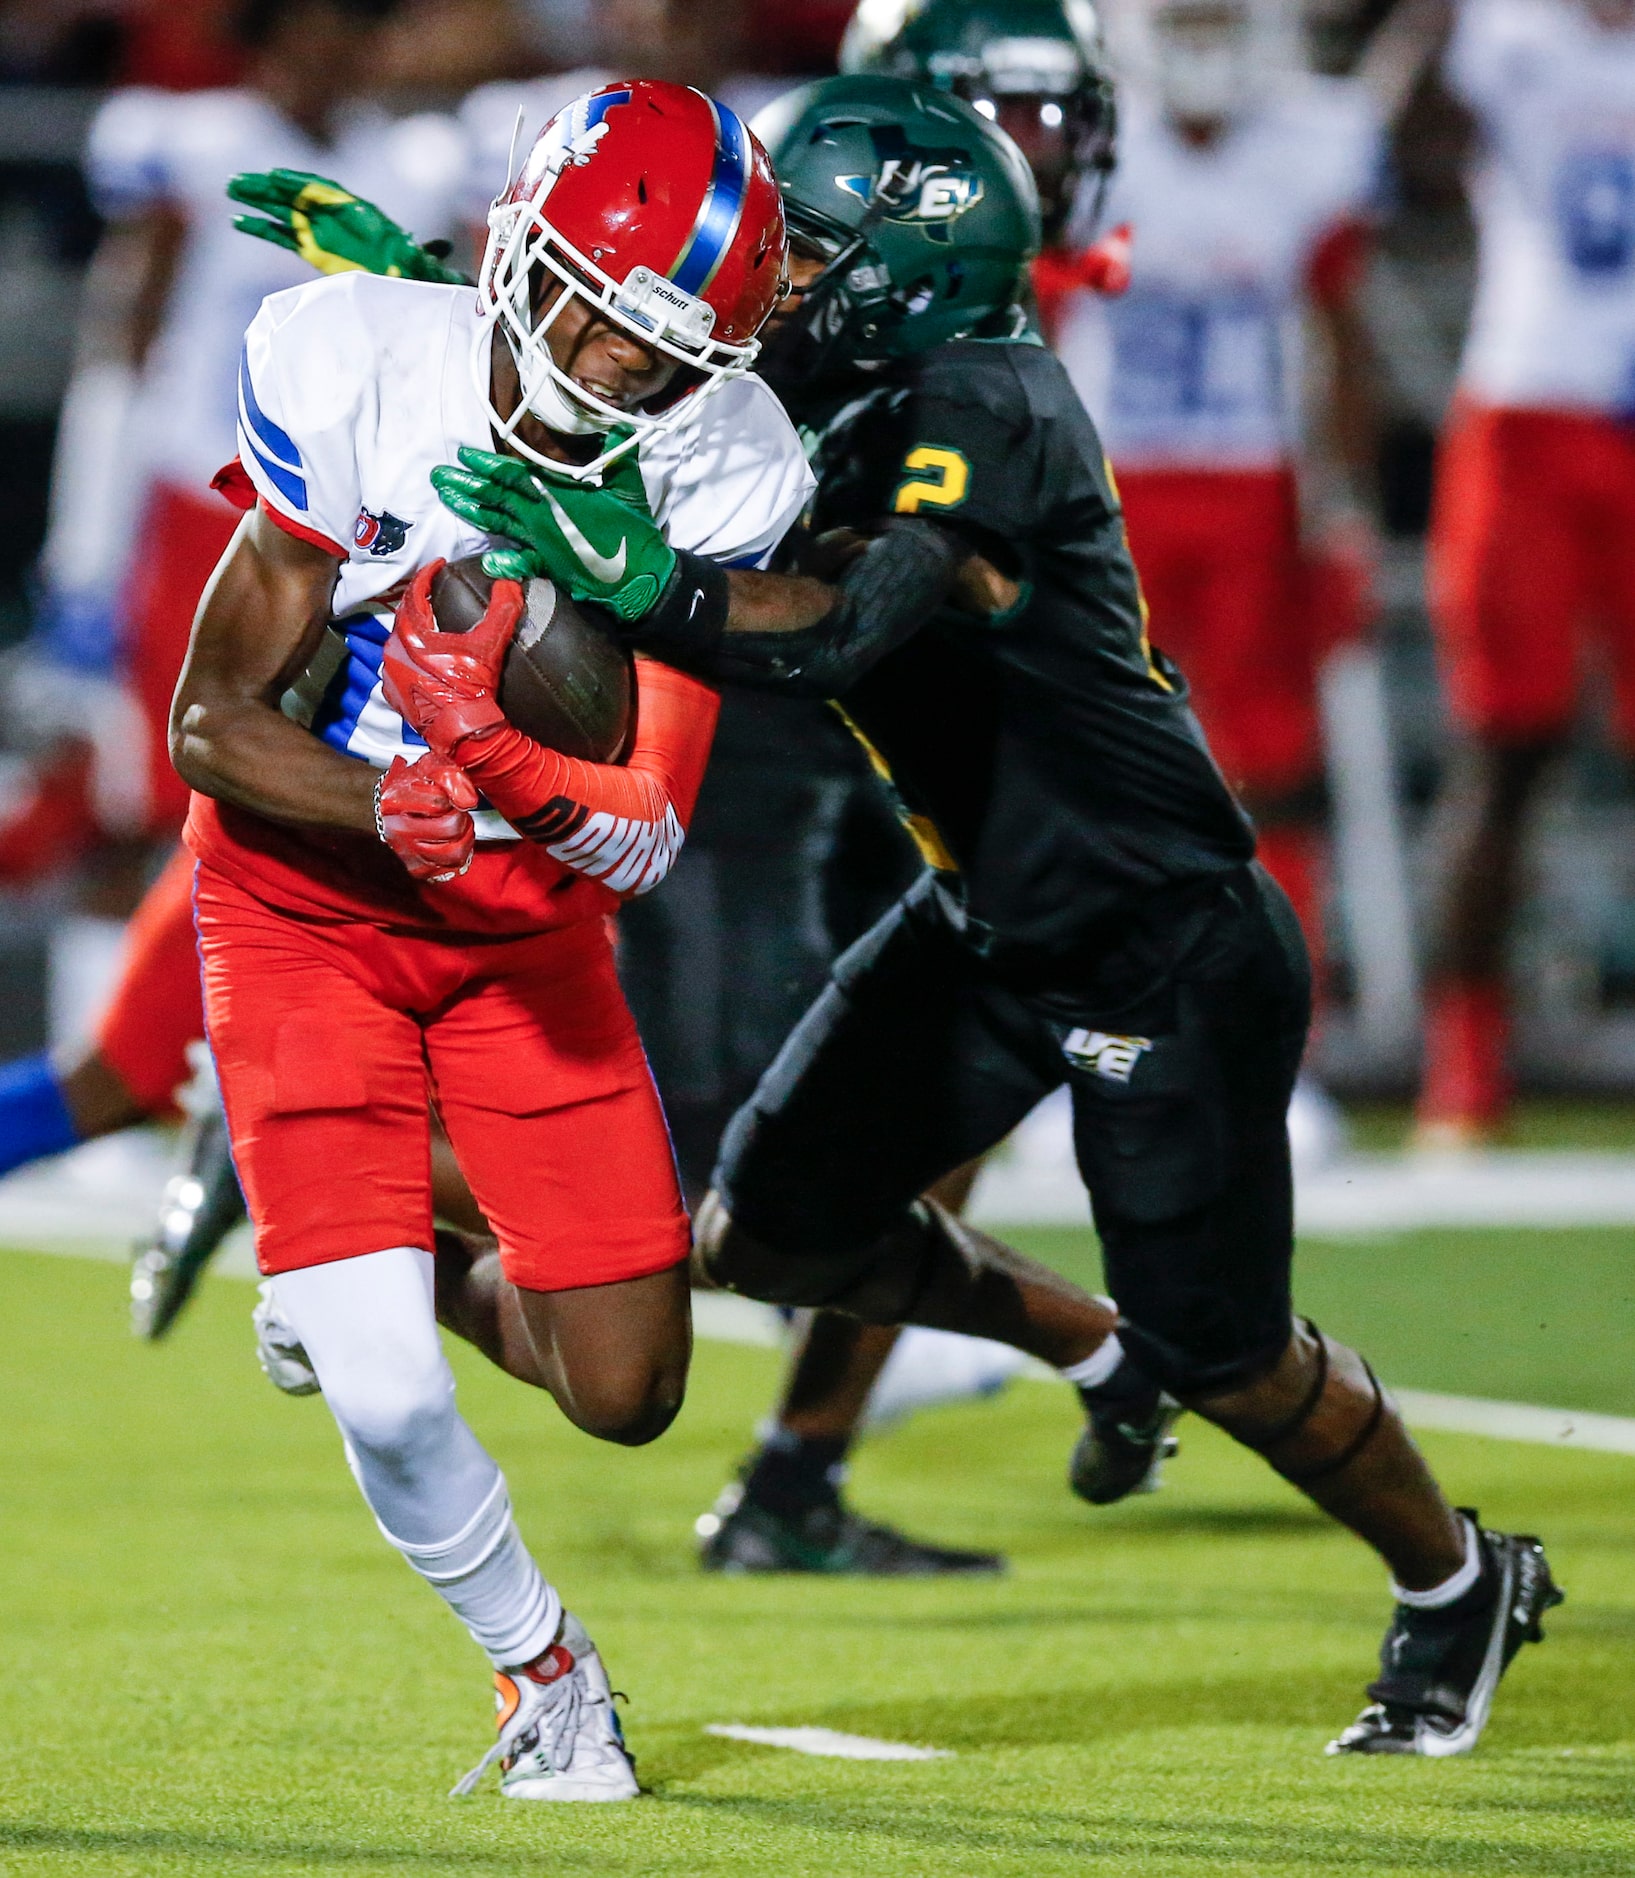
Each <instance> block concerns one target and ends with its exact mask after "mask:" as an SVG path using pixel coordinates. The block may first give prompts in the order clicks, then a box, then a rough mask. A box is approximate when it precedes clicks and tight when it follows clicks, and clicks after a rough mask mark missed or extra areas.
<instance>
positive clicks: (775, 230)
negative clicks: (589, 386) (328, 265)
mask: <svg viewBox="0 0 1635 1878" xmlns="http://www.w3.org/2000/svg"><path fill="white" fill-rule="evenodd" d="M488 228H489V234H488V248H487V251H486V253H485V254H484V256H483V265H482V273H481V276H480V278H479V280H478V283H477V296H478V303H479V306H480V308H481V311H482V315H483V320H482V327H481V330H480V332H479V335H478V343H477V345H476V347H475V348H474V349H473V353H472V371H473V376H474V377H475V380H476V384H477V391H478V394H479V396H480V397H481V398H482V399H483V401H484V403H485V404H487V405H488V407H489V412H490V415H491V417H492V419H493V422H494V427H495V431H496V433H497V434H498V435H499V437H500V438H501V439H502V440H504V441H505V442H507V443H509V444H510V445H511V446H512V448H513V449H516V450H518V451H520V452H521V453H522V454H523V455H524V456H527V457H530V458H532V459H533V460H534V461H535V462H540V463H547V462H548V467H550V468H551V469H553V470H556V471H559V472H565V473H567V474H570V475H574V476H578V477H581V478H586V479H594V478H596V477H598V476H599V475H600V474H601V472H602V471H603V470H604V469H605V468H606V467H607V466H608V464H609V463H611V462H612V461H613V460H614V458H615V457H617V456H621V455H622V454H623V453H624V452H625V451H626V450H628V449H630V448H632V447H634V445H635V444H636V443H638V442H639V441H640V440H641V438H643V437H644V436H647V437H650V436H653V435H655V434H657V433H658V432H660V431H663V430H668V429H670V428H671V427H672V426H673V425H675V424H676V423H678V422H680V420H681V418H682V417H683V416H685V415H686V413H687V412H688V411H689V410H691V409H692V408H693V405H694V402H695V400H697V399H699V398H702V397H707V396H708V395H709V393H710V392H711V391H713V390H714V389H715V388H716V387H717V386H718V385H720V384H722V383H724V382H725V381H726V380H727V379H729V378H735V377H737V376H738V375H739V374H740V373H742V372H745V371H747V370H748V369H749V367H750V365H751V364H752V363H753V362H754V359H755V355H756V352H757V351H758V349H759V348H758V344H757V341H756V337H755V335H756V334H757V333H758V332H759V331H760V329H761V326H762V324H763V323H764V322H765V320H766V317H767V315H768V314H769V313H770V312H771V311H772V309H773V307H774V306H775V305H776V304H777V302H778V300H779V298H780V296H781V295H782V293H783V292H784V290H785V284H786V267H785V263H786V260H787V253H788V248H787V239H786V236H785V234H784V225H783V205H782V202H781V200H780V199H779V195H778V185H777V181H776V179H775V178H774V176H773V174H772V164H771V162H770V161H769V159H768V157H767V154H766V152H765V150H763V149H762V147H761V145H760V143H759V142H758V141H757V140H756V138H755V137H754V136H753V135H752V134H751V132H750V130H749V128H748V126H747V125H745V124H744V122H743V121H742V119H740V118H739V117H738V116H737V114H736V113H735V112H733V111H730V110H728V108H727V107H726V106H725V105H724V104H717V103H716V102H715V101H714V100H713V99H710V98H707V97H705V96H704V94H703V93H702V92H701V91H694V90H693V89H691V87H689V86H686V85H671V84H664V83H660V82H658V81H656V80H652V79H632V80H630V81H629V82H627V83H623V84H615V85H604V86H603V87H602V88H601V90H599V91H592V92H589V93H587V94H586V95H585V96H584V97H582V98H577V99H575V100H574V102H573V103H572V104H570V105H568V106H566V107H565V108H564V109H563V110H561V111H559V112H557V114H556V116H555V117H553V118H552V119H551V121H550V123H548V124H547V125H546V126H545V128H544V130H542V131H541V132H540V134H539V137H538V139H537V140H536V141H535V143H534V147H533V149H532V150H531V151H530V152H529V154H528V159H527V161H526V162H525V163H524V164H523V166H522V171H521V174H520V175H518V176H517V178H516V179H515V181H514V182H513V183H512V184H511V186H510V188H509V189H507V190H506V192H505V193H504V195H502V196H501V197H500V198H499V200H498V201H497V202H496V203H495V204H494V206H493V207H492V208H491V209H490V210H489V212H488ZM536 269H542V270H544V271H545V272H546V273H549V274H551V275H554V276H555V278H556V279H557V280H558V281H560V282H561V283H562V286H563V290H564V291H563V292H561V293H559V294H558V295H557V297H556V299H555V300H554V301H553V303H552V304H551V305H550V306H549V307H548V308H546V310H545V311H544V312H543V313H542V314H541V315H540V316H539V317H538V318H537V320H536V317H535V312H534V307H535V301H536V285H537V276H536V274H535V270H536ZM570 296H576V297H578V298H579V299H581V300H584V301H586V302H588V303H589V304H590V305H591V306H593V307H594V308H595V309H596V311H597V312H598V313H600V314H602V315H603V316H604V317H605V318H607V319H610V320H613V321H615V322H616V323H617V324H618V325H620V326H622V327H623V328H624V329H625V330H626V331H627V332H629V333H631V334H632V335H633V336H634V337H636V338H638V339H640V340H641V341H642V342H643V343H644V344H646V345H649V346H652V347H653V348H655V350H657V351H659V352H663V353H666V354H668V355H669V356H670V357H671V358H674V359H678V360H680V361H681V363H682V364H683V365H684V366H685V367H686V368H687V370H686V372H685V373H684V374H682V375H680V388H679V390H678V389H677V388H676V387H675V385H672V387H671V388H670V389H669V390H668V391H667V392H666V394H665V396H664V398H663V399H662V400H659V401H655V402H657V403H659V404H660V406H661V408H658V409H652V408H649V409H647V410H637V411H621V410H618V409H617V408H615V407H614V406H613V405H611V404H608V403H606V402H605V401H604V400H602V399H599V398H597V397H595V396H594V395H593V394H591V393H590V392H587V391H586V390H585V388H584V387H583V386H582V385H579V384H577V383H575V382H574V380H573V379H571V378H570V377H569V376H568V375H567V374H566V373H565V372H563V371H562V370H561V368H560V367H559V366H558V365H557V364H556V362H555V361H554V360H553V359H552V357H551V352H550V347H549V345H548V344H547V341H546V334H547V332H548V331H549V329H550V327H551V325H552V323H553V322H554V320H555V319H556V317H557V315H558V314H559V313H560V311H561V310H562V308H563V307H564V306H566V305H567V303H568V300H569V298H570ZM495 326H498V328H499V329H500V331H501V332H502V333H504V335H505V339H506V343H507V344H508V345H509V346H510V348H511V355H512V357H513V358H514V359H515V360H516V364H517V372H518V376H519V377H520V379H521V382H522V401H521V403H520V404H519V405H518V407H517V409H516V411H515V412H514V413H512V415H511V416H510V417H509V418H502V417H501V416H500V414H499V413H498V412H497V411H495V410H494V408H493V404H492V402H491V400H490V394H489V350H490V344H489V335H490V333H491V331H492V329H493V328H494V327H495ZM526 411H532V412H533V414H534V415H535V416H536V417H538V418H539V419H540V420H541V421H542V422H544V423H545V424H547V425H548V426H549V427H550V428H551V429H552V430H556V431H562V432H567V433H569V434H578V435H585V434H592V433H598V432H601V433H605V432H607V431H609V430H611V429H613V428H614V427H615V426H620V427H623V426H629V427H630V428H631V430H632V431H633V432H634V435H633V436H630V437H625V438H622V439H621V440H620V442H619V443H618V444H617V445H615V446H614V447H612V448H610V449H608V450H606V451H604V452H603V453H602V454H601V455H600V456H599V457H597V459H596V460H595V462H593V463H588V464H585V465H583V466H582V467H580V466H574V467H572V468H569V466H567V465H565V464H562V463H558V462H555V461H554V460H548V459H546V458H544V457H541V456H539V455H538V454H537V453H536V452H535V451H533V450H530V449H529V448H528V447H527V445H526V444H524V443H523V442H522V441H521V440H520V439H519V438H518V437H517V436H516V434H515V433H516V426H517V424H518V423H519V422H520V421H521V418H522V415H523V413H524V412H526Z"/></svg>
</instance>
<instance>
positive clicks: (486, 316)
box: [471, 174, 760, 482]
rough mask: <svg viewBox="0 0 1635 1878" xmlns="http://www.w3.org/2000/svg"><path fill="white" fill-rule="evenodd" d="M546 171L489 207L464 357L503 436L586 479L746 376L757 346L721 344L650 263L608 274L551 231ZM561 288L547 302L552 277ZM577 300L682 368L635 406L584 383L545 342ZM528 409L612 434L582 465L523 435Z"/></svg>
mask: <svg viewBox="0 0 1635 1878" xmlns="http://www.w3.org/2000/svg"><path fill="white" fill-rule="evenodd" d="M555 180H556V179H555V176H554V174H548V175H547V176H546V177H545V178H544V180H543V182H542V183H541V185H540V187H539V189H538V190H537V191H536V192H535V193H534V195H533V196H532V197H531V198H530V199H528V200H525V201H520V202H517V201H508V200H506V199H505V198H504V197H502V198H501V199H500V200H499V201H497V202H496V203H495V204H494V205H493V207H492V208H491V209H490V210H489V213H488V229H489V233H488V246H487V248H486V250H485V252H484V254H483V264H482V270H481V273H480V274H479V276H478V280H477V308H478V327H477V333H476V335H475V338H474V340H473V344H472V352H471V370H472V378H473V382H474V383H475V385H476V389H477V395H478V396H479V397H480V398H481V399H482V402H483V405H484V407H485V409H486V410H487V411H488V415H489V421H490V423H491V425H492V426H493V430H494V435H495V438H496V440H497V441H498V443H499V444H500V445H501V446H502V447H504V448H508V449H511V450H514V451H516V452H517V454H518V455H520V456H524V457H526V458H528V459H529V460H530V461H531V462H534V463H538V464H540V465H541V466H542V467H544V468H547V469H551V470H553V471H556V472H558V473H560V474H562V475H567V476H572V477H575V478H576V479H579V480H581V481H587V482H595V481H598V480H599V479H600V477H601V475H602V472H603V471H604V470H606V469H607V468H608V467H609V465H611V464H612V463H613V462H615V461H616V460H617V459H618V458H619V457H621V456H623V455H625V454H626V452H627V451H630V450H633V449H636V448H638V447H639V446H640V444H641V443H642V442H643V441H644V440H647V439H651V438H654V437H657V436H661V435H662V434H663V433H664V432H666V431H669V430H672V429H674V428H675V426H676V425H677V424H679V423H680V422H681V421H682V420H683V419H684V418H685V417H687V416H688V415H689V414H690V413H691V411H692V410H693V408H694V406H695V403H696V401H697V400H698V399H701V398H705V397H708V396H709V395H710V394H711V393H712V392H714V391H716V390H718V389H719V388H720V387H721V386H722V385H723V384H725V383H726V382H727V380H728V379H730V378H737V377H740V376H742V375H743V373H745V372H747V371H748V370H749V368H750V366H751V365H752V364H753V363H754V362H755V358H756V356H757V354H758V352H759V350H760V342H759V340H757V339H749V340H746V341H745V342H744V343H742V344H740V345H728V344H726V343H724V342H722V341H720V340H716V339H714V338H712V337H711V333H712V330H713V327H714V324H715V313H714V309H713V308H711V307H710V306H709V305H708V303H707V302H705V301H704V300H702V299H699V298H698V297H697V296H695V295H693V294H690V293H687V292H685V291H684V290H683V289H681V288H679V287H677V286H675V284H674V283H673V282H671V281H669V280H666V279H665V278H664V277H663V276H662V275H659V274H655V273H654V272H653V271H652V270H651V269H650V268H646V267H634V268H632V269H631V270H630V272H629V273H628V274H627V275H626V277H625V279H624V280H623V281H619V280H615V279H614V277H613V276H612V275H611V274H609V273H607V272H606V271H605V270H604V269H603V268H602V267H601V266H599V265H598V263H597V262H596V260H595V259H594V258H593V257H591V256H589V255H586V254H582V253H580V252H579V251H578V250H577V249H576V248H575V247H574V246H573V245H572V244H571V243H570V242H568V241H567V240H566V239H565V238H564V237H563V236H562V234H561V233H560V231H559V230H557V229H556V228H554V227H553V226H552V225H551V223H550V221H549V219H548V218H547V216H546V214H545V201H546V198H547V197H548V195H549V193H550V190H551V187H552V185H553V184H554V182H555ZM552 283H554V284H555V285H556V287H557V291H556V293H555V294H554V295H552V296H551V297H550V299H549V304H543V305H542V304H541V303H542V302H544V301H545V299H546V295H547V293H548V291H549V288H550V286H551V284H552ZM575 299H577V300H580V301H582V302H584V303H585V305H586V306H587V307H589V308H590V310H591V311H592V312H593V313H595V314H596V315H597V316H599V317H600V318H602V319H604V320H605V321H607V323H608V324H610V325H612V326H615V327H617V328H618V329H619V330H620V331H622V332H624V333H627V334H628V335H629V336H630V337H631V338H632V339H635V340H637V341H639V342H640V343H641V344H642V345H643V346H646V347H647V348H649V349H650V350H651V351H653V352H655V353H657V354H659V355H660V356H661V357H664V358H668V359H672V360H674V361H675V362H676V363H677V364H678V365H680V366H681V367H683V368H684V370H683V372H681V373H678V374H677V378H680V379H681V381H682V382H681V387H680V389H679V390H678V389H677V387H676V381H675V379H672V381H671V383H670V384H669V385H668V386H666V387H665V389H664V391H662V392H660V393H658V394H656V395H655V396H654V397H652V398H649V399H647V400H645V401H644V404H643V405H641V406H637V407H634V408H632V409H629V410H625V409H622V408H621V407H619V406H617V405H614V404H612V403H610V402H608V400H606V399H604V398H599V397H597V396H596V394H595V393H594V392H591V391H589V390H587V389H586V387H585V386H583V385H581V384H579V383H578V382H577V381H576V380H575V379H573V378H572V377H571V376H570V375H569V374H568V373H567V372H566V371H564V370H563V369H562V367H561V366H560V365H558V364H557V362H556V359H555V357H554V356H553V354H552V352H551V348H550V333H551V329H552V327H553V326H554V325H555V324H556V322H557V321H558V320H559V319H560V318H561V316H562V313H563V311H564V309H565V308H566V307H567V306H568V304H569V302H570V301H571V300H575ZM496 330H497V331H498V332H499V333H500V334H501V336H502V337H503V338H504V340H505V344H506V346H507V348H508V349H509V351H510V354H511V358H512V360H513V362H514V364H515V366H516V370H517V379H518V384H519V387H520V390H519V395H518V400H517V406H516V409H515V410H514V411H512V412H510V413H509V414H502V413H501V412H500V411H499V410H498V409H497V408H496V407H495V405H494V402H493V392H492V387H491V382H490V380H491V372H492V350H493V334H494V333H495V331H496ZM530 415H531V416H533V417H535V418H537V419H538V420H539V422H540V423H542V424H544V425H545V427H546V428H547V429H548V430H552V431H556V432H558V433H559V434H561V435H564V436H581V437H582V436H596V435H601V436H607V435H608V434H609V433H610V432H615V431H616V432H618V433H619V434H618V437H617V441H615V442H613V443H611V444H610V445H609V446H608V447H607V448H606V449H604V450H603V451H601V452H600V453H598V454H597V455H596V456H595V457H594V458H593V459H592V460H591V461H590V462H588V463H584V464H577V463H564V462H561V461H559V460H558V459H557V458H555V457H547V456H544V455H542V454H541V453H540V452H539V451H537V450H535V449H533V448H532V447H531V446H530V445H529V444H528V443H526V442H525V441H524V440H523V438H522V437H521V436H520V435H519V434H518V431H519V426H520V425H521V424H522V422H523V420H524V419H525V418H526V417H528V416H530Z"/></svg>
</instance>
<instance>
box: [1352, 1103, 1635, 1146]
mask: <svg viewBox="0 0 1635 1878" xmlns="http://www.w3.org/2000/svg"><path fill="white" fill-rule="evenodd" d="M1413 1119H1414V1118H1413V1109H1412V1107H1411V1106H1410V1105H1409V1104H1408V1103H1406V1102H1359V1103H1355V1104H1352V1103H1348V1104H1347V1105H1346V1123H1347V1125H1348V1127H1349V1128H1350V1130H1351V1138H1352V1140H1353V1142H1354V1143H1355V1144H1356V1145H1357V1146H1358V1147H1359V1148H1364V1149H1367V1150H1368V1151H1369V1152H1370V1153H1386V1152H1389V1151H1391V1150H1393V1149H1396V1148H1400V1147H1403V1146H1404V1145H1405V1144H1406V1142H1407V1140H1408V1137H1409V1135H1410V1134H1411V1133H1412V1131H1413ZM1500 1145H1501V1146H1503V1147H1506V1148H1578V1149H1581V1150H1587V1151H1591V1152H1599V1153H1612V1154H1628V1153H1630V1152H1631V1151H1632V1150H1635V1102H1627V1101H1622V1100H1619V1099H1616V1098H1611V1097H1592V1098H1585V1097H1572V1096H1529V1097H1528V1098H1527V1099H1526V1100H1525V1101H1523V1102H1518V1103H1517V1104H1516V1106H1515V1109H1514V1110H1513V1111H1512V1113H1511V1116H1510V1119H1509V1121H1508V1122H1507V1123H1506V1125H1505V1129H1504V1135H1503V1139H1502V1142H1501V1144H1500Z"/></svg>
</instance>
